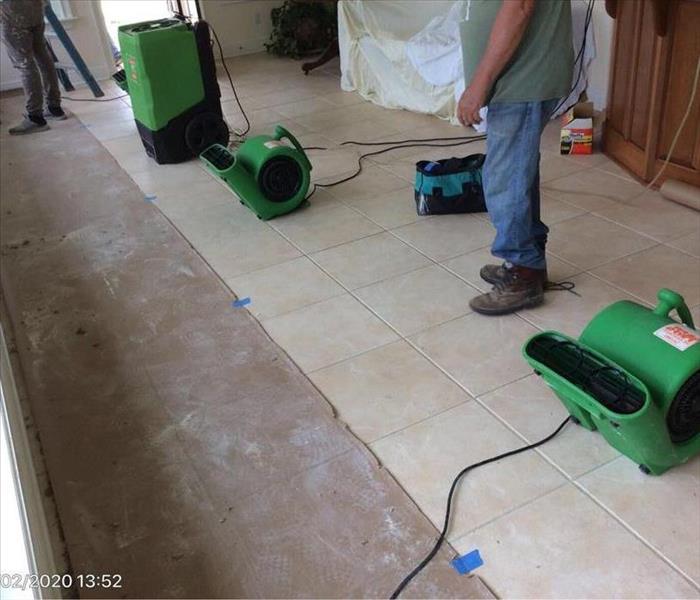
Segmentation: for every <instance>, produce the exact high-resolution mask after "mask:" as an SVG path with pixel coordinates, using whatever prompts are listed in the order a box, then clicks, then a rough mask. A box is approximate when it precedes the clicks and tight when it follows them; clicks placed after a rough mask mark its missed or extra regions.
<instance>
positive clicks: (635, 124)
mask: <svg viewBox="0 0 700 600" xmlns="http://www.w3.org/2000/svg"><path fill="white" fill-rule="evenodd" d="M606 8H607V9H608V12H609V13H610V14H611V16H613V17H614V18H615V20H616V23H615V40H614V45H613V56H612V63H611V72H610V76H611V84H610V92H609V97H608V108H607V121H606V124H605V129H604V133H603V147H604V151H605V153H606V154H607V155H609V156H610V157H611V158H613V159H615V160H616V161H618V162H619V163H621V164H622V165H624V166H625V167H627V168H628V169H629V170H630V171H632V172H633V173H634V174H635V175H637V176H638V177H639V178H640V179H642V180H644V181H651V179H653V177H654V175H655V174H656V173H657V172H658V170H659V169H660V168H661V166H662V165H663V162H664V160H665V159H666V156H667V153H668V150H669V147H670V146H671V142H672V140H673V136H674V135H675V133H676V130H677V129H678V126H679V124H680V122H681V120H682V118H683V115H684V114H685V111H686V108H687V106H688V101H689V99H690V94H691V92H692V85H693V78H694V75H695V69H696V66H697V61H698V56H700V0H607V1H606ZM667 178H673V179H679V180H681V181H686V182H687V183H690V184H692V185H696V186H700V91H699V92H697V93H696V97H695V102H694V103H693V107H692V111H691V113H690V116H689V117H688V119H687V121H686V123H685V126H684V129H683V131H682V132H681V134H680V137H679V139H678V142H677V143H676V147H675V149H674V151H673V154H672V156H671V160H670V163H669V165H668V167H667V169H666V171H665V172H664V174H663V175H662V176H661V178H660V179H659V180H658V184H659V185H661V183H662V182H663V180H664V179H667Z"/></svg>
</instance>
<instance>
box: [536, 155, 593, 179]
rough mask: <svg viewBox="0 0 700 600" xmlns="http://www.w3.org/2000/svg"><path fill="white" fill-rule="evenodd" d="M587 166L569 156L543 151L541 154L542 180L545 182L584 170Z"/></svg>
mask: <svg viewBox="0 0 700 600" xmlns="http://www.w3.org/2000/svg"><path fill="white" fill-rule="evenodd" d="M584 168H585V167H584V166H583V165H581V164H579V163H578V162H575V161H572V160H571V159H570V158H569V157H568V156H560V155H559V154H554V153H553V152H547V151H543V152H542V153H541V155H540V181H541V182H542V183H545V182H547V181H552V180H553V179H559V178H560V177H565V176H566V175H571V174H572V173H576V172H578V171H582V170H583V169H584Z"/></svg>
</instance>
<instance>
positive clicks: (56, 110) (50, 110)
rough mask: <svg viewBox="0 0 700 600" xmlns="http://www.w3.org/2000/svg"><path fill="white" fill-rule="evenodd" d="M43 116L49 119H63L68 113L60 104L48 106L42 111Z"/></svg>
mask: <svg viewBox="0 0 700 600" xmlns="http://www.w3.org/2000/svg"><path fill="white" fill-rule="evenodd" d="M44 118H46V119H50V120H51V121H65V120H66V119H67V118H68V115H67V114H66V113H65V111H64V110H63V109H62V108H61V107H60V106H49V107H47V108H46V111H45V112H44Z"/></svg>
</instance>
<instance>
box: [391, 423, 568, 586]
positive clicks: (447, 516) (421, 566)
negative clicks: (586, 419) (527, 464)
mask: <svg viewBox="0 0 700 600" xmlns="http://www.w3.org/2000/svg"><path fill="white" fill-rule="evenodd" d="M570 420H571V417H570V416H569V417H566V419H564V421H563V423H562V424H561V425H559V427H557V428H556V429H555V430H554V431H553V432H552V433H550V434H549V435H548V436H547V437H546V438H543V439H541V440H540V441H539V442H535V443H534V444H529V445H527V446H523V447H522V448H517V449H516V450H511V451H510V452H504V453H503V454H499V455H498V456H493V457H491V458H487V459H486V460H482V461H480V462H478V463H474V464H473V465H469V466H468V467H465V468H464V469H462V470H461V471H460V472H459V473H458V474H457V477H455V478H454V481H453V482H452V486H451V487H450V492H449V494H447V509H446V510H445V524H444V526H443V528H442V531H441V532H440V537H439V538H438V539H437V542H435V545H434V546H433V549H432V550H431V551H430V552H429V553H428V555H427V556H426V557H425V558H424V559H423V560H422V561H421V562H420V564H419V565H418V566H417V567H416V568H415V569H413V571H411V572H410V573H409V574H408V575H407V576H406V577H405V578H404V580H403V581H402V582H401V583H400V584H399V585H398V587H397V588H396V589H395V590H394V593H393V594H392V595H391V596H390V597H391V598H392V600H393V599H394V598H398V597H399V594H400V593H401V592H403V590H404V588H405V587H406V586H407V585H408V584H409V583H410V582H411V580H412V579H413V578H414V577H415V576H416V575H418V573H420V572H421V571H422V570H423V569H424V568H425V567H426V566H427V564H428V563H429V562H430V561H431V560H433V558H434V557H435V555H436V554H437V553H438V550H440V547H441V546H442V544H443V542H444V541H445V536H446V535H447V529H448V527H449V524H450V509H451V508H452V497H453V496H454V493H455V490H456V489H457V484H458V483H459V480H460V479H461V478H462V477H463V476H464V475H466V474H467V473H468V472H469V471H471V470H473V469H476V468H477V467H483V466H484V465H488V464H489V463H492V462H496V461H497V460H501V459H502V458H508V457H509V456H514V455H516V454H520V453H521V452H525V451H527V450H532V449H533V448H537V447H538V446H541V445H542V444H546V443H547V442H548V441H550V440H551V439H552V438H554V437H555V436H556V435H557V434H558V433H559V432H560V431H561V430H562V429H564V426H565V425H566V424H567V423H568V422H569V421H570Z"/></svg>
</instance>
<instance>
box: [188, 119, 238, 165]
mask: <svg viewBox="0 0 700 600" xmlns="http://www.w3.org/2000/svg"><path fill="white" fill-rule="evenodd" d="M228 138H229V131H228V125H226V121H224V120H223V118H222V117H221V116H220V115H217V114H216V113H214V112H203V113H199V114H198V115H195V116H194V117H192V120H191V121H190V122H189V123H188V124H187V127H185V143H186V144H187V147H188V148H189V150H190V152H192V154H193V155H194V156H199V155H200V154H201V153H202V152H204V151H205V150H206V149H207V148H208V147H209V146H211V145H212V144H221V145H222V146H227V145H228Z"/></svg>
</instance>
